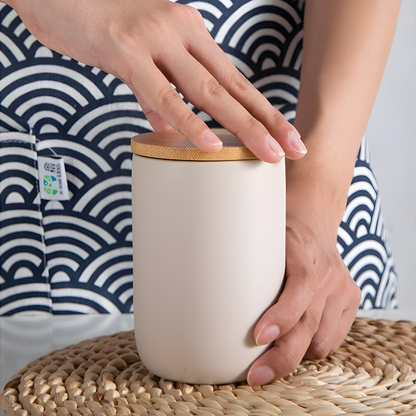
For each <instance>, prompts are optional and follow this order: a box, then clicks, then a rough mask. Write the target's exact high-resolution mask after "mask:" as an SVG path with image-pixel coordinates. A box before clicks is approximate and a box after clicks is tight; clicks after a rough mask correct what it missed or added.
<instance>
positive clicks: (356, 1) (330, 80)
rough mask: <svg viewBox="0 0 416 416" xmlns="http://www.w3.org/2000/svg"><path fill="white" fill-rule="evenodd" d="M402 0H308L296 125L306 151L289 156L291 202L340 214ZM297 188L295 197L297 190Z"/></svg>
mask: <svg viewBox="0 0 416 416" xmlns="http://www.w3.org/2000/svg"><path fill="white" fill-rule="evenodd" d="M399 5H400V1H399V0H366V1H362V0H337V1H333V0H309V1H307V2H306V6H305V25H304V26H305V27H304V31H305V33H304V46H303V63H302V74H301V87H300V91H299V101H298V108H297V116H296V122H295V126H296V128H297V129H298V130H299V132H300V133H301V135H302V138H303V140H304V142H305V144H306V146H307V148H308V154H307V155H306V156H305V157H304V158H303V159H302V160H299V161H296V162H292V161H288V163H287V165H288V204H289V206H288V210H289V209H291V207H290V204H291V201H292V200H294V202H293V204H295V203H296V204H299V202H300V201H299V200H300V199H303V200H304V202H306V201H309V202H308V205H309V209H313V203H314V202H313V201H315V200H316V201H317V204H318V205H322V204H324V205H327V206H328V208H330V210H331V212H330V213H329V212H328V213H327V215H328V216H330V217H331V218H328V220H329V221H330V222H331V226H332V228H333V229H336V228H337V226H338V225H339V222H340V221H341V218H342V214H343V210H344V208H345V204H346V200H347V194H348V188H349V185H350V183H351V179H352V176H353V171H354V165H355V160H356V157H357V153H358V149H359V146H360V143H361V139H362V137H363V134H364V132H365V129H366V126H367V122H368V119H369V117H370V113H371V109H372V106H373V103H374V100H375V97H376V95H377V91H378V88H379V85H380V82H381V78H382V75H383V71H384V67H385V64H386V61H387V57H388V54H389V50H390V46H391V42H392V39H393V36H394V30H395V26H396V21H397V15H398V10H399ZM292 196H293V198H292Z"/></svg>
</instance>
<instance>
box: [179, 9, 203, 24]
mask: <svg viewBox="0 0 416 416" xmlns="http://www.w3.org/2000/svg"><path fill="white" fill-rule="evenodd" d="M183 12H184V13H185V17H186V18H187V19H188V20H189V21H191V22H194V23H196V24H197V25H198V26H204V27H205V25H204V19H203V17H202V15H201V13H200V12H199V10H197V9H196V8H195V7H192V6H187V5H183Z"/></svg>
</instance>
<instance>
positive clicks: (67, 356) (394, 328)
mask: <svg viewBox="0 0 416 416" xmlns="http://www.w3.org/2000/svg"><path fill="white" fill-rule="evenodd" d="M415 380H416V323H414V322H409V321H398V322H393V321H386V320H370V319H368V318H357V319H356V320H355V322H354V325H353V326H352V328H351V331H350V333H349V335H348V336H347V338H346V340H345V342H344V343H343V344H342V346H341V347H340V348H339V349H338V351H336V352H335V353H334V354H331V355H330V356H328V357H327V358H325V359H323V360H317V361H310V360H308V361H306V360H305V361H302V363H301V364H300V365H299V366H298V368H297V369H296V370H295V371H294V372H293V373H292V374H290V375H288V376H287V377H285V378H283V379H280V380H278V381H276V382H274V383H272V384H269V385H264V386H258V387H251V386H249V385H247V384H245V383H237V384H230V385H218V386H216V385H188V384H182V383H173V382H171V381H167V380H164V379H160V378H159V377H157V376H155V375H153V374H151V373H149V372H148V371H147V370H146V368H145V367H144V366H143V365H142V362H141V361H140V358H139V356H138V355H137V351H136V345H135V341H134V334H133V331H131V332H123V333H118V334H115V335H112V336H106V337H101V338H97V339H94V340H89V341H83V342H81V343H80V344H78V345H75V346H70V347H67V348H64V349H62V350H59V351H55V352H52V353H50V354H49V355H47V356H45V357H42V358H39V359H38V360H36V361H33V362H32V363H30V364H28V365H27V366H26V367H25V368H24V369H23V370H22V371H21V372H20V373H19V374H16V375H15V376H14V377H13V378H12V379H11V380H10V381H9V383H8V384H7V385H6V386H5V390H4V392H3V394H2V395H1V396H0V404H1V406H2V407H3V409H4V410H5V412H6V416H28V415H32V416H41V415H45V416H78V415H83V416H113V415H123V416H124V415H125V416H129V415H140V416H144V415H146V416H175V415H177V416H186V415H197V416H223V415H235V416H247V415H253V416H267V415H270V416H273V415H291V416H292V415H296V416H297V415H302V416H304V415H323V416H326V415H340V414H353V415H355V416H358V415H376V416H380V415H396V414H401V415H416V385H415Z"/></svg>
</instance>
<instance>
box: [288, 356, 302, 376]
mask: <svg viewBox="0 0 416 416" xmlns="http://www.w3.org/2000/svg"><path fill="white" fill-rule="evenodd" d="M285 361H286V366H285V367H287V369H288V372H291V371H294V370H295V369H296V367H297V366H298V365H299V364H300V362H301V361H302V357H297V356H296V355H295V354H293V352H291V351H286V353H285Z"/></svg>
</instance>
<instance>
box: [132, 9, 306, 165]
mask: <svg viewBox="0 0 416 416" xmlns="http://www.w3.org/2000/svg"><path fill="white" fill-rule="evenodd" d="M175 10H176V9H175ZM180 10H181V11H182V12H184V11H185V10H184V9H183V6H182V5H181V8H180ZM186 10H188V9H186ZM185 15H186V13H185ZM198 15H199V14H198ZM189 16H190V18H189V19H188V20H189V22H188V25H187V26H189V27H190V29H189V28H187V29H186V30H184V31H183V32H184V33H186V34H185V35H184V34H183V33H182V35H181V36H182V37H181V38H178V37H175V38H174V39H169V47H166V45H160V44H158V45H159V48H161V49H162V51H160V50H159V51H158V52H156V51H155V52H154V53H151V55H150V56H148V58H150V59H148V61H147V62H146V60H143V58H142V59H140V62H137V63H136V64H135V65H134V66H133V65H131V66H132V68H133V67H134V70H131V71H128V72H129V73H130V74H133V76H134V80H131V77H128V78H130V80H131V81H132V84H133V88H132V89H133V91H135V93H136V96H137V95H138V94H137V93H139V94H140V96H141V97H142V100H141V103H146V105H144V106H143V107H144V108H143V109H144V110H145V114H146V116H147V117H148V119H149V121H150V122H151V124H152V126H153V127H154V128H155V129H156V130H163V129H166V128H170V127H173V128H175V129H177V130H179V131H180V132H181V133H182V134H184V136H185V137H187V138H188V139H189V140H190V141H191V142H193V143H194V144H195V145H196V146H197V147H199V148H200V149H202V150H205V151H208V152H214V151H218V150H220V149H221V147H222V144H221V142H220V140H219V139H218V137H216V136H215V135H214V134H213V133H212V132H211V131H210V130H209V129H208V127H207V126H206V124H205V123H204V122H203V121H202V120H200V119H199V117H197V116H196V115H195V114H194V113H193V112H192V110H191V109H190V108H189V107H188V106H187V105H185V104H184V103H182V102H180V101H182V100H181V99H180V97H179V96H178V94H177V93H176V91H175V90H174V89H173V88H172V86H171V85H170V83H171V82H172V83H173V84H174V85H175V86H177V87H178V89H179V90H180V91H181V93H182V94H183V95H184V96H185V97H186V98H187V99H188V101H190V102H191V103H192V104H193V105H195V106H196V107H198V108H199V109H201V110H203V111H205V112H206V113H207V114H209V115H210V116H212V117H213V118H214V119H215V120H216V121H218V122H219V123H220V124H221V125H222V126H223V127H225V128H226V129H228V130H229V131H231V132H232V133H233V134H235V135H236V136H237V137H238V138H239V139H240V140H241V141H242V142H243V143H244V144H245V145H246V146H247V147H248V148H249V149H250V150H251V151H252V152H253V153H254V154H255V155H256V156H257V157H258V158H259V159H261V160H264V161H266V162H269V163H276V162H278V161H280V160H281V159H282V158H283V157H284V155H285V152H284V151H283V149H282V147H281V146H280V145H279V143H282V146H284V147H285V149H287V151H288V154H287V156H288V157H290V158H294V159H295V158H300V157H302V156H303V155H304V154H305V153H306V149H305V147H304V146H303V144H302V142H301V141H300V139H299V134H298V133H297V131H296V129H295V128H294V127H293V126H292V125H291V124H290V123H288V122H287V121H286V120H285V119H284V117H283V116H282V115H281V114H280V112H279V111H277V110H276V109H275V108H274V107H273V106H272V105H271V104H270V103H269V102H268V101H267V99H266V98H264V97H263V96H262V94H261V93H260V92H259V91H257V90H256V89H255V88H254V87H253V85H252V84H251V83H250V82H248V81H247V80H246V78H245V77H244V76H243V75H242V74H241V73H240V72H239V71H238V70H237V69H236V68H235V66H234V65H233V64H232V63H231V61H230V60H229V58H228V57H227V56H226V55H225V53H223V52H222V51H221V49H220V48H219V47H218V45H217V44H216V43H215V42H214V40H213V39H212V38H211V37H210V35H209V34H208V32H207V31H206V29H205V27H204V26H203V23H202V19H199V20H200V22H199V21H198V19H193V18H192V19H191V17H192V16H194V17H195V13H191V14H189ZM194 45H195V46H194ZM139 55H140V56H144V55H145V54H143V53H141V54H138V56H139ZM135 60H138V58H136V59H135ZM162 120H164V122H163V121H162ZM169 126H170V127H169Z"/></svg>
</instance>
